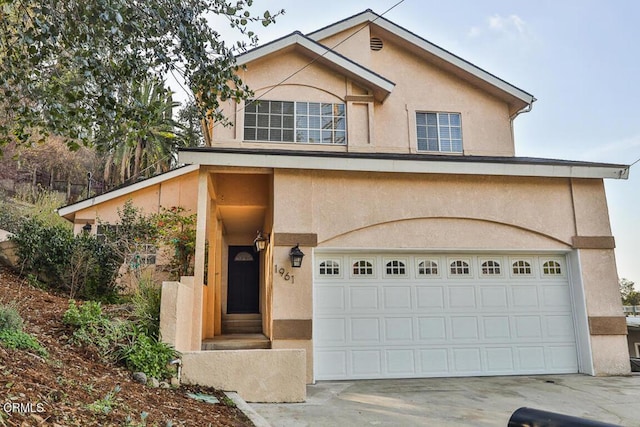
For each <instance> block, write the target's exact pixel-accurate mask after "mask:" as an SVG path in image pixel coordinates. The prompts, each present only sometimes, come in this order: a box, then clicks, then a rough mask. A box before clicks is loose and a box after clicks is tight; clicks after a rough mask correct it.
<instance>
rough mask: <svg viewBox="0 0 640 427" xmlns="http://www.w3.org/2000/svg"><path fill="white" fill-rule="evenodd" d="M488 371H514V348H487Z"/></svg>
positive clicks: (494, 372)
mask: <svg viewBox="0 0 640 427" xmlns="http://www.w3.org/2000/svg"><path fill="white" fill-rule="evenodd" d="M485 360H486V361H487V372H490V373H492V374H495V375H498V374H507V373H511V372H513V368H514V363H513V349H512V348H510V347H495V348H487V349H485Z"/></svg>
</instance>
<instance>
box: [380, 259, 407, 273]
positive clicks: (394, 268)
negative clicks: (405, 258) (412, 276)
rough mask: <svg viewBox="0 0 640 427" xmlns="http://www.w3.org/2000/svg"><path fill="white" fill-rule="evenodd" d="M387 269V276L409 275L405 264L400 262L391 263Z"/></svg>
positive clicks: (388, 263)
mask: <svg viewBox="0 0 640 427" xmlns="http://www.w3.org/2000/svg"><path fill="white" fill-rule="evenodd" d="M385 267H386V270H385V271H386V274H387V276H404V275H405V274H407V269H406V267H405V263H404V262H402V261H399V260H393V261H389V262H387V265H386V266H385Z"/></svg>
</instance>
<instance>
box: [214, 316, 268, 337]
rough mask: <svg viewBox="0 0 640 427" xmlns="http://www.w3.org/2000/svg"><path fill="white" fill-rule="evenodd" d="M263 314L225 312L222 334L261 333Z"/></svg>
mask: <svg viewBox="0 0 640 427" xmlns="http://www.w3.org/2000/svg"><path fill="white" fill-rule="evenodd" d="M261 333H262V315H261V314H259V313H256V314H224V315H222V334H223V335H236V334H261Z"/></svg>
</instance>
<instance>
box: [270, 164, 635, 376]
mask: <svg viewBox="0 0 640 427" xmlns="http://www.w3.org/2000/svg"><path fill="white" fill-rule="evenodd" d="M292 207H295V208H292ZM274 233H275V234H278V233H315V234H317V240H318V247H324V248H344V249H367V248H376V249H409V248H412V249H430V250H447V249H454V250H461V249H462V250H474V249H475V250H510V251H514V250H515V251H520V250H527V251H529V250H533V251H558V252H567V253H568V252H570V251H575V249H574V248H573V246H572V245H573V243H572V241H573V238H574V237H575V236H591V237H593V236H610V228H609V216H608V211H607V204H606V198H605V197H604V188H603V186H602V182H601V180H573V181H572V180H570V179H567V178H530V177H506V176H505V177H501V176H495V177H478V176H455V175H415V174H384V173H362V172H336V171H307V170H276V171H275V172H274ZM288 249H289V248H288V247H282V248H279V247H276V250H275V259H274V262H276V263H277V262H279V261H280V262H284V261H285V259H286V256H287V254H288ZM312 250H313V248H311V247H307V248H303V251H305V253H307V254H310V253H311V251H312ZM578 257H579V262H580V266H581V271H580V274H581V276H582V277H580V278H579V279H580V280H581V283H582V284H583V286H584V304H586V307H585V310H586V315H587V316H588V317H589V318H591V317H594V318H609V317H616V316H620V314H621V313H622V307H621V304H620V296H619V291H618V286H617V274H616V267H615V258H614V253H613V250H612V249H581V250H579V251H578ZM310 264H311V263H307V264H305V263H304V262H303V268H301V269H300V270H299V271H297V272H296V273H297V274H296V286H292V285H291V284H289V283H285V282H284V281H282V280H280V279H279V278H278V277H277V276H275V278H274V293H273V314H274V319H311V318H312V311H313V310H312V306H313V301H312V282H313V272H312V268H311V265H310ZM575 303H576V304H582V303H583V302H582V301H576V302H575ZM582 327H583V328H586V327H587V326H586V325H582ZM587 333H588V332H587ZM274 344H275V345H277V346H280V345H283V346H285V345H286V346H287V347H291V346H297V347H299V348H309V346H310V345H311V343H306V342H295V341H290V342H287V343H284V342H283V343H277V342H274ZM590 345H591V350H592V352H593V372H594V373H595V374H596V375H618V374H625V373H628V371H629V364H628V361H627V360H626V359H627V353H626V346H627V344H626V336H625V335H594V336H592V337H591V339H590ZM312 363H313V361H312V360H309V361H308V369H312Z"/></svg>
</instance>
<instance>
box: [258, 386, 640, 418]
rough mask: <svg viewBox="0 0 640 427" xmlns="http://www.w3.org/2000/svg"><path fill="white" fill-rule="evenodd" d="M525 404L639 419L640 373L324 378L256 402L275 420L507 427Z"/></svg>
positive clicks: (592, 415) (587, 415)
mask: <svg viewBox="0 0 640 427" xmlns="http://www.w3.org/2000/svg"><path fill="white" fill-rule="evenodd" d="M523 406H526V407H530V408H535V409H541V410H545V411H551V412H559V413H563V414H566V415H572V416H578V417H583V418H590V419H593V420H596V421H601V422H606V423H612V424H619V425H624V426H640V376H637V375H636V376H630V377H597V378H596V377H590V376H586V375H550V376H549V375H547V376H523V377H475V378H429V379H410V380H384V381H382V380H367V381H349V382H346V381H335V382H333V381H325V382H318V383H317V384H316V385H311V386H308V387H307V401H306V402H305V403H288V404H253V403H252V404H251V407H252V408H253V409H254V410H255V411H256V412H257V413H258V414H259V415H260V416H261V417H262V418H263V419H264V420H265V421H266V423H264V424H263V425H265V426H267V425H271V426H273V427H278V426H285V427H294V426H369V425H373V426H438V427H440V426H443V427H447V426H451V427H454V426H455V427H461V426H474V427H479V426H496V427H497V426H502V427H505V426H507V424H508V421H509V418H510V417H511V414H512V413H513V411H515V410H516V409H518V408H520V407H523ZM258 418H259V417H258ZM259 424H260V423H259V422H258V423H257V425H259Z"/></svg>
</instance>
